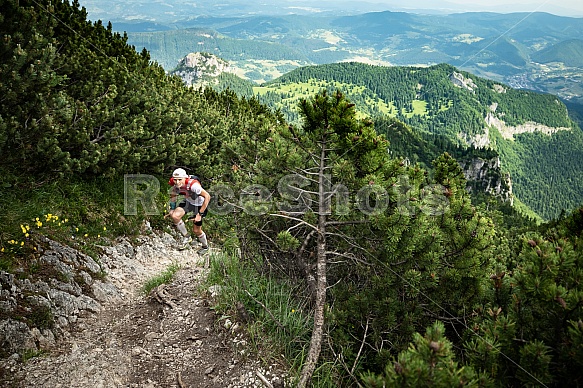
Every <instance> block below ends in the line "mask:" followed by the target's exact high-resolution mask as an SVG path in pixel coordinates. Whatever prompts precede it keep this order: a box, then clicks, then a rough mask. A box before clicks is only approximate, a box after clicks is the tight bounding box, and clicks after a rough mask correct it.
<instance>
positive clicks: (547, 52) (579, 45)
mask: <svg viewBox="0 0 583 388" xmlns="http://www.w3.org/2000/svg"><path fill="white" fill-rule="evenodd" d="M531 58H532V59H533V60H534V61H536V62H540V63H551V62H562V63H563V64H564V65H565V66H570V67H581V68H583V40H581V39H570V40H566V41H564V42H560V43H557V44H554V45H552V46H550V47H548V48H545V49H542V50H540V51H537V52H536V53H534V54H532V55H531Z"/></svg>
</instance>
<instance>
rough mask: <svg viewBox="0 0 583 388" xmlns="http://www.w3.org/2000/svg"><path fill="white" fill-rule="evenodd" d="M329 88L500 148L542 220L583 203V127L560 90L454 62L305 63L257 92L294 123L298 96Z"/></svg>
mask: <svg viewBox="0 0 583 388" xmlns="http://www.w3.org/2000/svg"><path fill="white" fill-rule="evenodd" d="M322 88H328V89H332V90H333V89H336V88H338V89H340V90H342V91H343V92H345V93H346V94H347V95H348V97H349V99H350V100H351V101H353V102H354V103H355V104H356V105H357V107H358V110H359V111H361V112H362V114H363V116H369V117H382V116H384V115H387V116H392V117H395V118H397V119H398V120H400V121H403V122H404V123H407V124H409V125H410V126H411V127H412V128H414V129H416V130H418V131H422V132H425V133H429V134H436V135H441V136H445V137H447V138H448V139H449V140H450V141H452V142H454V143H455V144H458V145H460V146H463V147H467V146H469V145H474V146H476V147H487V148H492V149H493V150H496V151H498V152H499V153H500V162H501V168H502V170H503V171H505V172H508V173H510V174H511V177H512V180H513V183H514V185H513V192H514V194H515V195H516V197H517V198H518V199H519V200H521V201H522V202H524V203H525V204H526V205H527V206H529V207H531V208H532V209H534V211H535V212H536V213H538V214H539V215H541V216H542V217H543V218H552V217H556V216H558V215H559V213H560V212H561V210H562V209H572V208H574V207H576V206H578V205H580V204H581V203H583V193H581V192H580V190H579V189H578V187H582V186H583V181H582V178H581V177H582V176H583V163H582V161H583V132H582V131H581V130H580V129H579V128H578V127H577V125H576V124H575V123H574V122H573V121H572V120H571V119H570V118H569V115H568V113H567V109H566V107H565V105H564V104H563V103H562V102H561V101H560V100H559V99H558V98H557V97H555V96H553V95H549V94H540V93H534V92H529V91H524V90H516V89H513V88H510V87H508V86H507V85H504V84H501V83H498V82H494V81H490V80H486V79H483V78H480V77H476V76H475V75H472V74H470V73H466V72H462V71H459V70H457V69H456V68H454V67H452V66H448V65H438V66H432V67H428V68H421V67H382V66H372V65H365V64H361V63H341V64H329V65H320V66H308V67H304V68H299V69H296V70H294V71H292V72H289V73H287V74H285V75H284V76H282V77H280V78H278V79H276V80H274V81H272V82H269V83H266V84H265V85H263V87H261V88H256V91H257V93H258V98H259V99H260V100H261V101H262V102H264V103H266V104H267V105H269V106H272V107H273V108H274V109H281V110H282V112H284V113H285V114H287V117H288V119H290V120H291V121H294V120H295V118H296V116H295V115H294V111H293V109H294V106H295V104H297V101H298V99H299V98H301V97H306V96H307V95H308V94H309V93H312V92H314V91H317V90H318V89H322ZM533 177H534V179H533Z"/></svg>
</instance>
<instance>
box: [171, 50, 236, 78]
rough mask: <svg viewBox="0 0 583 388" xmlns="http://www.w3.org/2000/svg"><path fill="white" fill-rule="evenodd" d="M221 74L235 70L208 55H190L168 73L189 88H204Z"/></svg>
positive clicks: (215, 57) (225, 62)
mask: <svg viewBox="0 0 583 388" xmlns="http://www.w3.org/2000/svg"><path fill="white" fill-rule="evenodd" d="M222 73H235V69H234V68H232V67H231V66H230V65H229V63H228V62H227V61H225V60H223V59H221V58H219V57H217V56H216V55H213V54H208V53H190V54H188V55H187V56H186V57H184V58H183V59H181V60H180V62H179V63H178V66H177V67H176V69H174V70H172V71H171V72H170V74H172V75H177V76H179V77H180V78H182V80H183V81H184V82H185V83H186V84H187V85H190V86H204V85H205V84H207V83H209V82H210V81H211V80H212V79H214V78H216V77H218V76H219V75H221V74H222Z"/></svg>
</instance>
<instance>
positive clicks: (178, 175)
mask: <svg viewBox="0 0 583 388" xmlns="http://www.w3.org/2000/svg"><path fill="white" fill-rule="evenodd" d="M172 178H188V175H187V174H186V171H184V169H183V168H177V169H176V170H174V172H173V173H172Z"/></svg>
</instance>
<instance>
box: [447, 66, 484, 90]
mask: <svg viewBox="0 0 583 388" xmlns="http://www.w3.org/2000/svg"><path fill="white" fill-rule="evenodd" d="M449 79H450V81H451V82H452V83H453V84H454V85H455V86H457V87H460V88H463V89H466V90H469V91H470V92H472V93H475V91H474V90H475V89H476V88H477V87H478V86H477V85H476V84H475V83H474V81H473V80H472V79H471V78H466V77H464V75H463V74H462V73H458V72H456V71H454V72H453V73H452V74H451V76H450V77H449Z"/></svg>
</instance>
